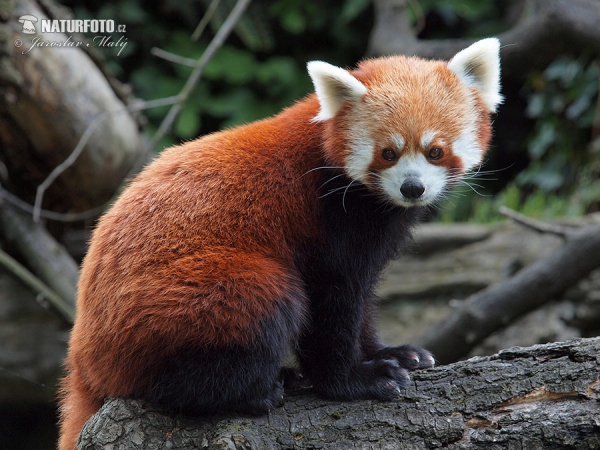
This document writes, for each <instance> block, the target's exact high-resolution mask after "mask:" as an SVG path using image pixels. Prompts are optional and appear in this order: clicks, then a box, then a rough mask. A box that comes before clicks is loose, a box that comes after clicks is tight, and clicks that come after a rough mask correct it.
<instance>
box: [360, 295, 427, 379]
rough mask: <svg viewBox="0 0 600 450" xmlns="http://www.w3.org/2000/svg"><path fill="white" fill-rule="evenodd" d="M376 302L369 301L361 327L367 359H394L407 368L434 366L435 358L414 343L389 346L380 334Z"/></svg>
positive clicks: (361, 336) (364, 352) (361, 340)
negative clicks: (375, 308) (375, 307)
mask: <svg viewBox="0 0 600 450" xmlns="http://www.w3.org/2000/svg"><path fill="white" fill-rule="evenodd" d="M373 311H374V304H373V302H372V301H370V302H367V304H366V305H365V311H364V315H363V322H362V325H361V329H360V344H361V350H362V353H363V357H364V359H365V360H366V361H376V360H381V359H394V360H396V361H398V364H400V366H401V367H402V368H404V369H406V370H415V369H428V368H431V367H433V365H434V362H435V360H434V358H433V356H432V355H431V353H429V352H428V351H427V350H425V349H423V348H420V347H416V346H414V345H401V346H397V347H396V346H387V345H385V344H384V343H383V342H382V341H381V339H380V338H379V336H378V333H377V329H376V326H375V320H374V312H373Z"/></svg>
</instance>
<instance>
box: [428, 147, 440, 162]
mask: <svg viewBox="0 0 600 450" xmlns="http://www.w3.org/2000/svg"><path fill="white" fill-rule="evenodd" d="M443 154H444V150H442V148H441V147H432V148H431V149H430V150H429V155H427V157H428V158H429V159H433V160H436V159H440V158H441V157H442V155H443Z"/></svg>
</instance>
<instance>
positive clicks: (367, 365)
mask: <svg viewBox="0 0 600 450" xmlns="http://www.w3.org/2000/svg"><path fill="white" fill-rule="evenodd" d="M408 381H409V376H408V372H407V371H406V370H405V369H404V368H402V367H400V365H399V364H398V361H396V360H386V359H380V360H376V361H366V362H363V363H362V364H359V365H358V366H356V367H355V368H354V369H353V370H352V371H351V373H350V374H349V376H346V377H340V378H335V379H333V380H329V381H328V382H326V383H323V384H321V383H318V384H315V386H314V387H315V390H316V391H317V392H319V393H320V394H321V395H323V396H324V397H327V398H331V399H334V400H367V399H376V400H383V401H390V400H396V399H398V398H399V397H400V393H401V389H403V388H405V387H406V386H407V385H408Z"/></svg>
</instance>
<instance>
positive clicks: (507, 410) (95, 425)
mask: <svg viewBox="0 0 600 450" xmlns="http://www.w3.org/2000/svg"><path fill="white" fill-rule="evenodd" d="M599 372H600V338H594V339H577V340H572V341H568V342H564V343H554V344H547V345H537V346H534V347H530V348H519V347H515V348H511V349H508V350H505V351H502V352H500V353H499V354H497V355H494V356H491V357H483V358H481V357H479V358H472V359H470V360H467V361H462V362H458V363H455V364H452V365H448V366H442V367H438V368H435V369H432V370H427V371H422V372H415V373H414V374H413V375H412V383H411V387H410V388H409V389H407V390H405V391H403V392H402V394H401V398H400V399H399V400H398V401H397V402H391V403H380V402H375V401H362V402H348V403H339V402H332V401H325V400H322V399H318V398H316V397H315V396H313V395H312V393H311V392H310V390H305V391H296V392H287V393H286V397H285V400H284V405H283V407H281V408H279V409H277V410H275V411H273V412H272V413H271V414H269V415H268V416H266V417H258V418H250V417H219V418H217V417H215V418H208V419H202V418H189V417H181V416H169V415H165V414H164V413H162V412H160V411H158V410H156V409H154V408H152V407H150V406H147V405H144V404H143V403H141V402H139V401H135V400H122V399H109V400H107V402H106V403H105V404H104V406H103V407H102V408H101V409H100V411H99V412H98V413H97V414H95V415H94V416H93V417H92V418H91V419H90V420H89V421H88V423H87V424H86V426H85V427H84V429H83V432H82V435H81V436H80V440H79V444H78V449H79V450H84V449H113V448H114V449H116V448H119V449H122V450H127V449H147V450H151V449H159V448H161V449H162V448H169V449H215V450H216V449H245V450H251V449H252V450H253V449H256V450H258V449H261V450H263V449H316V448H327V449H334V450H335V449H344V450H346V449H398V448H403V449H428V448H442V447H443V448H448V449H454V450H458V449H486V450H496V449H498V450H500V449H507V448H510V449H525V448H527V449H529V448H545V449H550V448H581V449H586V448H598V446H600V379H599Z"/></svg>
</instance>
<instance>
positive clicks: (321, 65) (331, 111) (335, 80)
mask: <svg viewBox="0 0 600 450" xmlns="http://www.w3.org/2000/svg"><path fill="white" fill-rule="evenodd" d="M307 68H308V74H309V75H310V77H311V79H312V82H313V84H314V86H315V92H316V93H317V98H318V99H319V104H320V105H321V110H320V111H319V114H317V116H316V117H315V118H314V120H315V121H317V122H320V121H323V120H327V119H331V118H332V117H333V116H335V115H336V113H337V112H338V111H339V109H340V108H341V107H342V104H343V103H344V101H346V100H349V101H356V100H359V99H361V98H362V96H363V95H364V94H365V93H366V92H367V88H366V87H365V85H364V84H362V83H361V82H360V81H358V80H357V79H356V78H354V77H353V76H352V75H351V74H350V72H348V71H347V70H344V69H342V68H340V67H336V66H332V65H331V64H327V63H326V62H323V61H311V62H309V63H308V64H307Z"/></svg>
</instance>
